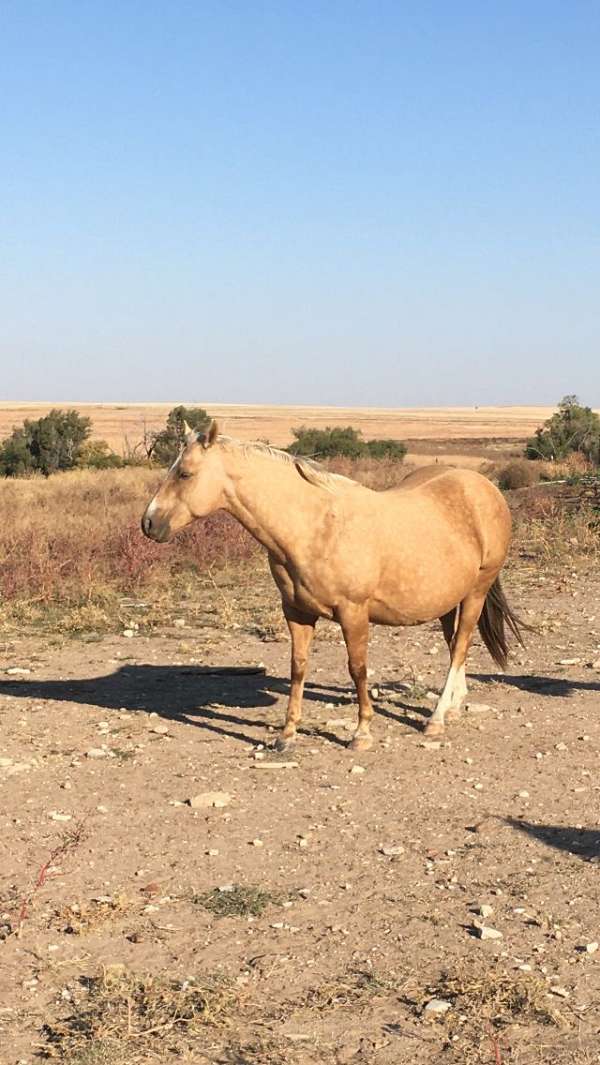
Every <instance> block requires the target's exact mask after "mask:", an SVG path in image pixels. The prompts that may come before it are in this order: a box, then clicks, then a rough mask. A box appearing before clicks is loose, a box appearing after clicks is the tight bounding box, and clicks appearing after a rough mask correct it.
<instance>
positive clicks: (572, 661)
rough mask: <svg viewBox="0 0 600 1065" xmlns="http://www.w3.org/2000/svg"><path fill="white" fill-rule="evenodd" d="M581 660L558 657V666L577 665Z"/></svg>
mask: <svg viewBox="0 0 600 1065" xmlns="http://www.w3.org/2000/svg"><path fill="white" fill-rule="evenodd" d="M580 662H581V659H580V658H559V660H558V665H559V666H577V665H579V663H580Z"/></svg>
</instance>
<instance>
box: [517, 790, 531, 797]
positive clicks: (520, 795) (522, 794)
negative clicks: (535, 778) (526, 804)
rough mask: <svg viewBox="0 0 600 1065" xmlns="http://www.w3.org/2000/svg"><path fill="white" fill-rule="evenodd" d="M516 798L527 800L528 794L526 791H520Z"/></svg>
mask: <svg viewBox="0 0 600 1065" xmlns="http://www.w3.org/2000/svg"><path fill="white" fill-rule="evenodd" d="M517 797H518V798H519V799H528V798H529V792H528V791H525V789H523V790H522V791H520V792H519V793H518V796H517Z"/></svg>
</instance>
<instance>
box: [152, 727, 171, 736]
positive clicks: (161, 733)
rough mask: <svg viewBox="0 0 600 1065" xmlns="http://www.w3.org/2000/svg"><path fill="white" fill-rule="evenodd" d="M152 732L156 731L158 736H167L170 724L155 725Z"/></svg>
mask: <svg viewBox="0 0 600 1065" xmlns="http://www.w3.org/2000/svg"><path fill="white" fill-rule="evenodd" d="M150 732H154V733H156V735H157V736H166V735H167V734H168V732H169V727H168V725H153V726H152V728H151V729H150Z"/></svg>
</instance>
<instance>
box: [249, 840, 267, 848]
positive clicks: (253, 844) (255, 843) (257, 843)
mask: <svg viewBox="0 0 600 1065" xmlns="http://www.w3.org/2000/svg"><path fill="white" fill-rule="evenodd" d="M250 846H251V847H264V843H263V841H262V839H253V840H251V842H250Z"/></svg>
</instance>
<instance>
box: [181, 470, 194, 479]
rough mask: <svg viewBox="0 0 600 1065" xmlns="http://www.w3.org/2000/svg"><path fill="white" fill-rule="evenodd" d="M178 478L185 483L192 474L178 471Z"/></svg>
mask: <svg viewBox="0 0 600 1065" xmlns="http://www.w3.org/2000/svg"><path fill="white" fill-rule="evenodd" d="M179 476H180V478H181V480H182V481H186V480H187V478H188V477H192V476H193V474H191V473H187V472H186V470H180V471H179Z"/></svg>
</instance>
